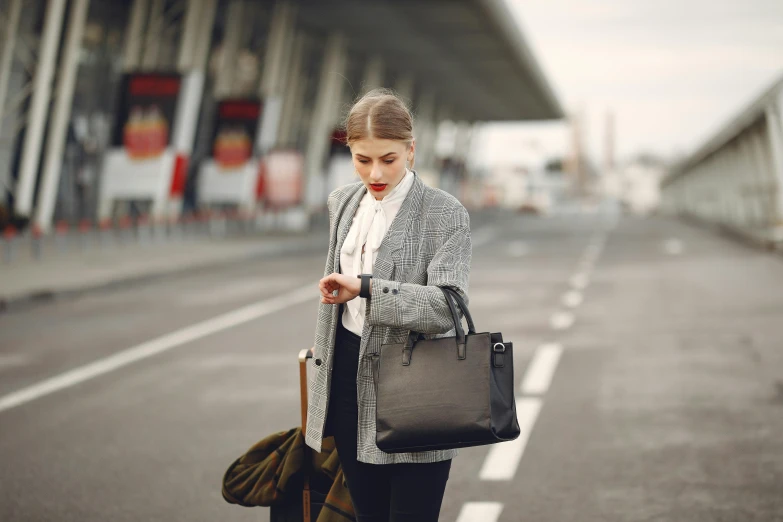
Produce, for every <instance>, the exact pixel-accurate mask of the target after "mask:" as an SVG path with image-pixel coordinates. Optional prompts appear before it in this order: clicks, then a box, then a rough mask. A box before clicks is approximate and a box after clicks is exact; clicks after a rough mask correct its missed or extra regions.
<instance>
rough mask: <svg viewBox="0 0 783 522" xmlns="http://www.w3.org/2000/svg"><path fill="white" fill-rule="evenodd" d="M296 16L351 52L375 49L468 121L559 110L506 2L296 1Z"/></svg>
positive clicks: (544, 115) (558, 113)
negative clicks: (338, 37)
mask: <svg viewBox="0 0 783 522" xmlns="http://www.w3.org/2000/svg"><path fill="white" fill-rule="evenodd" d="M298 5H299V11H298V15H297V18H298V20H299V22H300V23H301V24H302V25H303V26H304V27H307V28H310V29H313V30H316V31H318V32H321V33H329V32H332V31H339V32H341V33H342V34H343V35H344V36H345V37H346V39H347V41H348V48H349V57H350V56H355V55H356V54H359V55H361V56H369V55H374V54H378V55H380V56H381V57H382V58H383V60H384V66H385V71H384V73H385V77H386V78H388V77H389V73H390V72H391V73H392V74H394V73H400V72H403V71H410V72H412V73H413V74H414V76H415V79H416V85H417V89H418V88H420V87H422V86H426V87H428V88H431V89H432V90H433V91H434V92H435V94H436V97H437V100H438V101H439V102H441V101H442V102H444V103H446V104H448V105H450V106H451V107H453V108H454V110H455V112H456V115H457V116H458V117H459V118H460V119H466V120H469V121H509V120H511V121H517V120H548V119H559V118H562V117H563V111H562V109H561V107H560V104H559V102H558V101H557V99H556V98H555V95H554V94H553V92H552V90H551V88H550V87H549V84H548V82H547V81H546V79H545V78H544V76H543V74H542V73H541V70H540V69H539V67H538V64H537V63H536V60H535V58H534V57H533V55H532V54H531V52H530V49H529V48H528V46H527V44H526V43H525V40H524V38H523V36H522V33H521V30H520V29H519V28H518V26H517V25H516V23H515V22H514V20H513V18H512V16H511V13H510V12H509V11H508V8H507V7H506V5H505V2H504V0H339V1H338V0H301V1H300V2H298Z"/></svg>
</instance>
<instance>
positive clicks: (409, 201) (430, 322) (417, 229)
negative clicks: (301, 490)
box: [305, 171, 472, 464]
mask: <svg viewBox="0 0 783 522" xmlns="http://www.w3.org/2000/svg"><path fill="white" fill-rule="evenodd" d="M414 176H415V177H414V181H413V185H412V186H411V188H410V191H409V192H408V194H407V195H406V196H405V199H404V200H403V202H402V206H401V207H400V210H399V211H398V213H397V215H396V216H395V218H394V220H393V221H392V223H391V225H390V226H389V229H388V230H387V232H386V235H385V236H384V238H383V241H382V242H381V246H380V249H379V250H378V255H377V258H376V260H375V265H374V267H373V280H372V296H371V297H370V299H369V302H368V306H367V312H366V316H365V321H364V330H363V331H362V341H361V345H360V348H359V370H358V374H357V381H358V386H357V400H358V404H359V427H358V433H357V437H358V450H357V455H356V457H357V459H358V460H359V461H361V462H367V463H371V464H396V463H404V462H437V461H441V460H447V459H450V458H453V457H455V456H456V455H457V453H458V450H446V451H422V452H415V453H385V452H383V451H381V450H380V449H378V447H377V446H376V445H375V388H374V386H373V376H372V358H371V357H372V355H373V354H378V353H379V352H380V349H381V345H383V344H386V343H397V342H402V341H403V340H404V339H405V338H407V336H408V332H409V331H411V330H413V331H415V332H420V333H423V334H425V336H426V337H428V338H434V337H444V336H449V335H451V336H453V335H455V331H454V324H453V320H452V317H451V313H450V312H449V308H448V306H447V304H446V300H445V298H444V296H443V293H442V292H441V291H440V290H439V289H438V288H436V286H444V285H448V286H453V287H455V288H457V290H458V291H459V293H460V294H461V295H462V297H463V299H465V302H466V303H468V293H467V292H468V278H469V276H470V261H471V255H472V248H471V242H470V218H469V216H468V212H467V210H465V207H463V206H462V204H461V203H460V202H459V201H458V200H457V199H456V198H455V197H454V196H452V195H451V194H449V193H447V192H444V191H442V190H440V189H436V188H432V187H428V186H427V185H425V184H424V183H423V182H422V181H421V178H419V176H418V174H416V172H415V171H414ZM366 191H367V189H366V188H365V187H364V184H363V183H362V182H357V183H352V184H349V185H345V186H342V187H339V188H338V189H336V190H334V191H333V192H332V193H331V194H330V195H329V200H328V204H327V206H328V208H329V222H330V225H329V228H330V233H329V253H328V255H327V256H326V269H325V270H324V276H327V275H329V274H331V273H333V272H339V271H340V265H339V252H340V247H342V244H343V241H345V237H346V236H347V235H348V229H349V228H350V226H351V223H352V222H353V217H354V214H355V213H356V209H357V208H358V207H359V201H360V200H361V198H362V196H364V194H365V193H366ZM357 299H360V298H358V297H357ZM339 310H340V305H330V304H323V303H319V308H318V322H317V325H316V332H315V348H314V357H313V358H312V359H308V366H309V367H308V392H307V395H308V403H307V404H308V408H307V431H306V434H305V442H306V443H307V445H308V446H310V447H311V448H313V449H314V450H315V451H318V452H320V451H321V441H322V440H323V433H324V423H325V421H326V412H327V407H328V404H329V389H330V386H331V373H332V353H333V351H334V339H335V334H336V331H337V324H338V323H337V321H338V313H339ZM316 360H319V362H320V364H316Z"/></svg>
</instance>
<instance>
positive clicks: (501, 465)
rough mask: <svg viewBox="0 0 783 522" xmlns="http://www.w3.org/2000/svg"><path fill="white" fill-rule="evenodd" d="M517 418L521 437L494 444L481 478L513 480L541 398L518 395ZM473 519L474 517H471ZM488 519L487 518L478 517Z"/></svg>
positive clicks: (488, 454)
mask: <svg viewBox="0 0 783 522" xmlns="http://www.w3.org/2000/svg"><path fill="white" fill-rule="evenodd" d="M516 402H517V419H518V420H519V429H520V433H519V437H517V438H516V439H514V440H511V441H508V442H499V443H497V444H494V445H493V446H492V447H491V448H490V450H489V453H487V457H486V458H485V459H484V465H483V466H482V467H481V471H480V472H479V478H480V479H481V480H511V479H512V478H514V474H515V473H516V472H517V467H518V466H519V461H520V460H521V459H522V454H523V453H524V452H525V447H526V446H527V441H528V439H529V438H530V433H531V432H532V431H533V426H534V425H535V423H536V419H537V418H538V413H539V412H540V411H541V399H538V398H535V397H529V398H528V397H517V400H516ZM470 520H473V519H470ZM476 520H482V521H483V520H486V519H476Z"/></svg>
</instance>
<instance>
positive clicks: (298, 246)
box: [0, 236, 327, 315]
mask: <svg viewBox="0 0 783 522" xmlns="http://www.w3.org/2000/svg"><path fill="white" fill-rule="evenodd" d="M326 241H327V240H326V239H324V238H323V237H321V236H316V237H309V238H307V239H303V240H301V241H292V242H289V243H288V244H285V243H284V244H274V243H273V244H268V245H260V246H259V247H258V248H256V249H254V250H253V251H250V252H245V253H242V254H238V255H235V256H232V257H228V258H225V259H218V260H211V261H207V262H203V263H194V264H193V265H190V266H186V267H177V268H170V269H163V270H157V271H154V272H148V273H140V274H133V275H128V276H118V277H117V278H115V279H112V280H110V281H103V282H100V283H94V284H86V285H84V286H81V287H77V288H62V289H47V288H41V289H36V290H33V291H30V292H28V293H25V294H20V295H15V296H10V297H9V296H3V295H0V315H2V314H6V313H13V312H18V311H22V310H29V309H31V308H33V307H36V306H40V305H44V304H50V303H53V302H56V301H66V300H71V299H76V298H78V297H82V296H84V295H89V294H95V293H99V292H104V291H110V290H118V289H122V288H127V287H128V286H130V285H135V284H139V283H149V282H152V281H156V280H160V279H165V278H170V277H177V276H190V275H194V274H197V273H199V272H203V271H207V270H211V269H214V268H216V267H220V266H231V265H235V264H240V263H245V262H247V261H252V260H258V259H264V258H268V257H274V256H279V255H284V254H291V253H298V252H307V251H309V250H316V249H318V250H319V251H321V250H323V249H324V244H323V243H325V242H326Z"/></svg>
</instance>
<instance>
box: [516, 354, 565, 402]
mask: <svg viewBox="0 0 783 522" xmlns="http://www.w3.org/2000/svg"><path fill="white" fill-rule="evenodd" d="M562 353H563V347H562V346H561V345H560V344H557V343H550V344H542V345H541V346H539V347H538V349H537V350H536V353H535V354H534V355H533V360H532V361H531V362H530V366H529V367H528V369H527V371H526V372H525V379H524V380H523V381H522V386H521V390H522V393H523V394H524V395H543V394H545V393H546V392H547V390H548V389H549V385H550V384H551V383H552V376H553V375H554V374H555V369H557V363H558V362H560V356H561V354H562Z"/></svg>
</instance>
